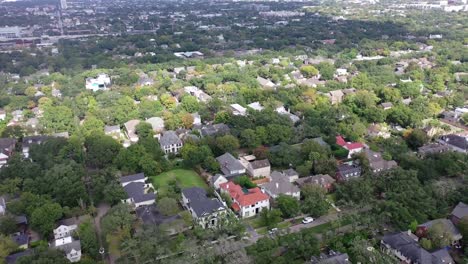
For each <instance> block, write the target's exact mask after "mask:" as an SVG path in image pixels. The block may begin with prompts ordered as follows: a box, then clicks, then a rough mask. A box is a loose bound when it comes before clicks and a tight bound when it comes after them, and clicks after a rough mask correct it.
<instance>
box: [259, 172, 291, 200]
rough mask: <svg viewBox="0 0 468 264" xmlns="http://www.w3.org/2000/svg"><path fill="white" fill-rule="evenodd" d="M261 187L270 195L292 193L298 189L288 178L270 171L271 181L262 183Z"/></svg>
mask: <svg viewBox="0 0 468 264" xmlns="http://www.w3.org/2000/svg"><path fill="white" fill-rule="evenodd" d="M261 187H262V188H263V189H265V190H267V191H268V192H269V193H270V194H271V195H280V194H287V193H290V194H293V193H297V192H299V191H300V190H299V188H298V187H297V186H296V185H294V184H292V183H291V182H289V179H288V178H287V177H284V176H283V175H282V174H281V173H278V174H276V173H275V174H274V173H272V174H271V181H270V182H267V183H265V184H262V185H261Z"/></svg>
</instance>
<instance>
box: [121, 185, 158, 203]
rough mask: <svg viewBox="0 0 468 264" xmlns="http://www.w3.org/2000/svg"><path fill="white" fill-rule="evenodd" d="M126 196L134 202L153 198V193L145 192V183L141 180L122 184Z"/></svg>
mask: <svg viewBox="0 0 468 264" xmlns="http://www.w3.org/2000/svg"><path fill="white" fill-rule="evenodd" d="M124 190H125V192H126V193H127V195H128V198H132V199H133V201H134V202H135V203H140V202H144V201H150V200H154V199H155V198H156V195H155V194H154V193H145V184H144V183H142V182H132V183H129V184H127V185H125V186H124Z"/></svg>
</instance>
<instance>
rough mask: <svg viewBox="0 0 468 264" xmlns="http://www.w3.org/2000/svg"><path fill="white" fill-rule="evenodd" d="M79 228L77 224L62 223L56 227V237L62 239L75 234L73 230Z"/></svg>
mask: <svg viewBox="0 0 468 264" xmlns="http://www.w3.org/2000/svg"><path fill="white" fill-rule="evenodd" d="M77 228H78V226H77V225H60V226H59V227H57V228H55V229H54V238H55V239H56V240H57V239H61V238H64V237H69V236H72V235H73V232H74V231H75V230H76V229H77Z"/></svg>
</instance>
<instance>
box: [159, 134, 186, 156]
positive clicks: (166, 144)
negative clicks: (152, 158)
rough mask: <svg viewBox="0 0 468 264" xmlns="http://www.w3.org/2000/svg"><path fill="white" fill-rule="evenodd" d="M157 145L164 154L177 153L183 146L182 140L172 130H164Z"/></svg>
mask: <svg viewBox="0 0 468 264" xmlns="http://www.w3.org/2000/svg"><path fill="white" fill-rule="evenodd" d="M159 145H161V149H162V150H163V151H164V153H166V154H170V153H172V154H177V153H179V151H180V149H181V148H182V146H183V143H182V140H180V138H179V137H178V136H177V134H176V133H175V132H174V131H172V130H169V131H166V132H163V133H162V136H161V139H159Z"/></svg>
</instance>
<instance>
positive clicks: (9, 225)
mask: <svg viewBox="0 0 468 264" xmlns="http://www.w3.org/2000/svg"><path fill="white" fill-rule="evenodd" d="M16 227H17V226H16V220H15V218H14V217H13V216H12V215H9V214H7V215H5V216H2V217H0V233H1V234H3V235H11V234H13V233H15V232H16Z"/></svg>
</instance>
